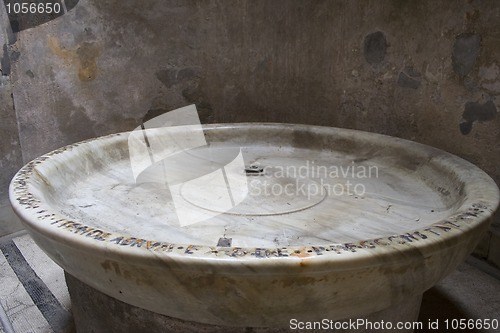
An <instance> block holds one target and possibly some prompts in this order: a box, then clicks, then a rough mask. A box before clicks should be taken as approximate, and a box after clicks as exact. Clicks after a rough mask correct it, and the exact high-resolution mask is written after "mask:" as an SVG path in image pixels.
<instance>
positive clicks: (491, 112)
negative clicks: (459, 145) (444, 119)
mask: <svg viewBox="0 0 500 333" xmlns="http://www.w3.org/2000/svg"><path fill="white" fill-rule="evenodd" d="M496 114H497V107H496V106H495V103H493V101H487V102H486V103H484V104H480V103H479V102H467V103H465V110H464V113H463V114H462V118H463V119H464V120H465V121H464V122H462V123H461V124H460V132H462V134H464V135H467V134H469V133H470V131H471V130H472V124H473V123H474V122H475V121H489V120H492V119H493V118H495V117H496Z"/></svg>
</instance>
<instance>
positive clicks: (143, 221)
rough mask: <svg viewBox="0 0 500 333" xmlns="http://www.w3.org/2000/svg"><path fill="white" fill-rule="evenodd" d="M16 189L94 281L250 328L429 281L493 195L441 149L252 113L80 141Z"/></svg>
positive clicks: (48, 242) (349, 314) (189, 316)
mask: <svg viewBox="0 0 500 333" xmlns="http://www.w3.org/2000/svg"><path fill="white" fill-rule="evenodd" d="M205 143H206V144H205ZM10 191H11V192H10V194H11V201H12V205H13V207H14V209H15V211H16V213H17V214H18V215H19V216H20V218H21V219H22V220H23V222H24V223H25V225H26V227H27V229H28V230H29V231H30V233H31V235H32V237H33V238H34V239H35V240H36V241H37V243H38V244H39V245H40V247H41V248H42V249H44V250H45V251H46V252H47V253H48V255H49V256H51V258H52V259H53V260H54V261H55V262H56V263H58V264H59V265H60V266H61V267H63V268H64V269H65V270H66V271H67V272H69V273H70V274H71V275H73V276H75V277H77V278H78V279H80V280H81V281H83V282H85V283H87V284H89V285H90V286H92V287H93V288H95V289H97V290H99V291H101V292H103V293H105V294H107V295H110V296H112V297H115V298H117V299H119V300H122V301H125V302H127V303H130V304H132V305H134V306H139V307H142V308H145V309H147V310H150V311H154V312H157V313H161V314H165V315H168V316H171V317H175V318H180V319H185V320H194V321H197V322H200V323H208V324H214V325H228V326H231V325H240V326H254V327H263V326H286V324H287V323H288V321H289V320H290V319H291V318H301V319H302V320H318V319H322V318H330V319H333V320H337V319H345V318H353V317H356V316H364V315H367V314H369V313H372V312H375V311H380V310H382V309H385V308H388V307H389V306H391V305H394V304H397V303H400V302H402V301H404V300H405V298H407V297H412V296H415V295H418V294H421V293H423V292H424V291H425V290H426V289H428V288H430V287H431V286H432V285H434V284H435V283H436V282H437V281H438V280H439V279H441V278H442V277H444V276H445V275H446V274H447V273H448V272H450V271H451V270H452V269H453V268H454V267H456V265H458V264H459V263H460V262H461V261H462V260H463V259H464V257H465V256H466V255H467V254H469V253H470V252H471V251H472V249H473V248H474V246H475V245H476V244H477V242H478V241H479V239H480V237H481V235H482V233H483V232H484V231H485V230H486V229H487V227H488V225H489V222H490V219H491V216H492V214H493V213H494V211H495V210H496V209H497V207H498V202H499V191H498V188H497V186H496V185H495V183H494V182H493V180H492V179H491V178H490V177H489V176H488V175H486V174H485V173H484V172H483V171H481V170H480V169H478V168H477V167H475V166H474V165H472V164H470V163H469V162H467V161H464V160H463V159H460V158H458V157H456V156H453V155H451V154H449V153H446V152H443V151H441V150H437V149H434V148H431V147H428V146H425V145H421V144H418V143H415V142H411V141H406V140H402V139H397V138H393V137H388V136H383V135H378V134H373V133H366V132H360V131H353V130H346V129H338V128H328V127H319V126H307V125H285V124H262V123H247V124H221V125H205V126H204V127H203V129H202V128H201V127H196V126H177V127H171V128H167V129H166V128H157V129H148V130H144V131H139V132H137V131H136V132H130V133H120V134H115V135H111V136H107V137H102V138H98V139H94V140H89V141H86V142H82V143H78V144H74V145H71V146H67V147H64V148H61V149H59V150H56V151H54V152H51V153H49V154H47V155H44V156H42V157H40V158H38V159H36V160H34V161H32V162H30V163H29V164H28V165H26V166H25V167H24V168H23V169H21V170H20V171H19V172H18V174H17V175H16V176H15V178H14V179H13V181H12V183H11V188H10Z"/></svg>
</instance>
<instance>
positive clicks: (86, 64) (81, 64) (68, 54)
mask: <svg viewBox="0 0 500 333" xmlns="http://www.w3.org/2000/svg"><path fill="white" fill-rule="evenodd" d="M47 45H48V46H49V49H50V50H51V52H52V53H53V54H55V55H56V56H58V57H59V58H61V59H62V60H63V61H64V63H66V64H69V65H73V66H75V67H77V68H78V78H79V79H80V81H92V80H94V79H95V78H96V77H97V72H98V68H97V58H98V56H99V53H100V48H99V47H98V46H97V45H95V43H92V42H83V43H81V44H80V45H79V46H78V48H76V49H67V48H64V47H61V46H60V44H59V40H58V39H57V38H55V37H53V36H48V37H47Z"/></svg>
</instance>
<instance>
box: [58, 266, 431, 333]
mask: <svg viewBox="0 0 500 333" xmlns="http://www.w3.org/2000/svg"><path fill="white" fill-rule="evenodd" d="M66 283H67V286H68V290H69V293H70V296H71V301H72V311H73V317H74V319H75V326H76V330H77V332H78V333H89V332H93V333H101V332H102V333H112V332H117V333H124V332H175V333H183V332H203V333H250V332H252V333H264V332H265V333H267V332H272V333H282V332H283V333H284V332H346V333H347V332H353V333H354V332H356V333H359V332H412V331H413V329H396V328H395V327H394V328H393V329H379V330H377V329H374V327H371V328H370V327H368V328H358V329H344V330H342V329H341V330H336V329H333V328H332V329H303V330H301V329H297V328H296V327H297V325H295V326H292V328H295V329H291V328H290V327H285V328H274V327H273V328H262V327H259V328H255V327H222V326H215V325H207V324H200V323H197V322H195V321H185V320H180V319H176V318H172V317H168V316H165V315H161V314H158V313H154V312H151V311H148V310H144V309H142V308H138V307H136V306H133V305H130V304H127V303H124V302H121V301H119V300H117V299H115V298H112V297H110V296H107V295H105V294H103V293H101V292H100V291H97V290H96V289H94V288H92V287H90V286H88V285H86V284H85V283H82V282H81V281H80V280H78V279H76V278H75V277H73V276H71V275H70V274H68V273H66ZM421 300H422V295H417V296H414V297H412V298H410V299H407V300H406V301H405V302H403V303H402V304H397V305H395V306H392V307H390V308H387V309H385V310H382V311H379V312H375V313H372V314H371V315H369V316H367V317H366V318H365V319H366V320H367V321H369V322H371V323H373V325H376V324H378V323H380V322H381V321H384V323H387V322H391V323H392V324H393V326H396V323H398V322H403V323H404V322H406V323H410V322H415V321H416V320H417V317H418V313H419V310H420V303H421ZM193 319H196V313H193ZM235 324H237V323H235ZM424 324H425V323H424Z"/></svg>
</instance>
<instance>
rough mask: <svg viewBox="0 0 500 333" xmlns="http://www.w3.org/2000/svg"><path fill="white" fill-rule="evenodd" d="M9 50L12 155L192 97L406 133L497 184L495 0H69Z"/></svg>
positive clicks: (207, 104) (204, 110)
mask: <svg viewBox="0 0 500 333" xmlns="http://www.w3.org/2000/svg"><path fill="white" fill-rule="evenodd" d="M9 50H10V51H9V52H11V54H14V55H15V59H12V68H13V75H12V81H13V85H14V86H13V91H14V101H15V106H16V113H17V119H18V121H19V123H18V124H19V128H20V132H19V136H20V144H21V147H22V152H23V158H24V161H25V162H26V161H28V160H30V159H32V158H34V157H36V156H38V155H40V154H42V153H45V152H47V151H49V150H51V149H54V148H57V147H59V146H61V145H64V144H68V143H71V142H74V141H78V140H82V139H85V138H89V137H93V136H99V135H103V134H107V133H111V132H117V131H124V130H130V129H132V128H134V127H135V126H137V125H138V123H139V121H140V119H141V118H142V117H143V116H144V114H145V113H146V112H147V111H148V110H150V109H154V110H158V111H161V110H170V109H173V108H176V107H180V106H183V105H186V104H188V103H196V104H197V105H198V109H199V110H200V116H201V119H202V120H203V121H204V122H240V121H275V122H293V123H307V124H319V125H328V126H338V127H347V128H355V129H361V130H367V131H373V132H379V133H384V134H388V135H393V136H398V137H402V138H406V139H411V140H415V141H418V142H422V143H425V144H429V145H432V146H435V147H438V148H441V149H444V150H446V151H449V152H451V153H454V154H456V155H459V156H461V157H463V158H465V159H467V160H469V161H471V162H473V163H475V164H477V165H478V166H480V167H481V168H483V169H484V170H485V171H486V172H488V173H489V174H490V175H491V176H492V177H493V178H494V179H495V181H496V182H497V183H498V184H500V167H499V165H500V144H499V141H500V117H499V116H498V115H497V113H498V110H499V108H500V4H499V3H498V2H497V1H494V0H490V1H470V0H463V1H430V0H429V1H400V0H393V1H371V2H370V1H326V0H324V1H303V0H277V1H266V0H246V1H245V0H239V1H215V0H211V1H209V0H206V1H201V0H200V1H164V0H145V1H132V0H120V1H118V0H109V1H100V0H81V1H79V3H78V4H77V5H76V6H75V7H74V8H73V9H72V10H71V11H70V12H68V13H67V14H65V15H63V16H61V17H59V18H57V19H55V20H53V21H50V22H48V23H45V24H43V25H40V26H37V27H35V28H32V29H28V30H24V31H21V32H20V33H19V34H18V35H17V42H16V43H15V44H14V45H10V46H9ZM13 52H18V53H13ZM9 128H11V127H9ZM12 128H13V127H12ZM2 135H3V137H5V136H6V134H2ZM497 223H499V224H500V222H498V221H497ZM487 237H488V238H491V239H492V241H491V242H492V243H491V244H492V246H491V247H488V246H486V247H485V248H482V249H480V251H481V252H482V254H483V255H485V256H487V255H488V252H489V255H490V257H491V258H493V259H492V260H493V261H495V262H496V263H497V264H500V252H499V249H500V246H498V244H499V242H500V237H498V236H495V235H494V234H493V236H492V235H488V236H487ZM495 237H497V238H495Z"/></svg>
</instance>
